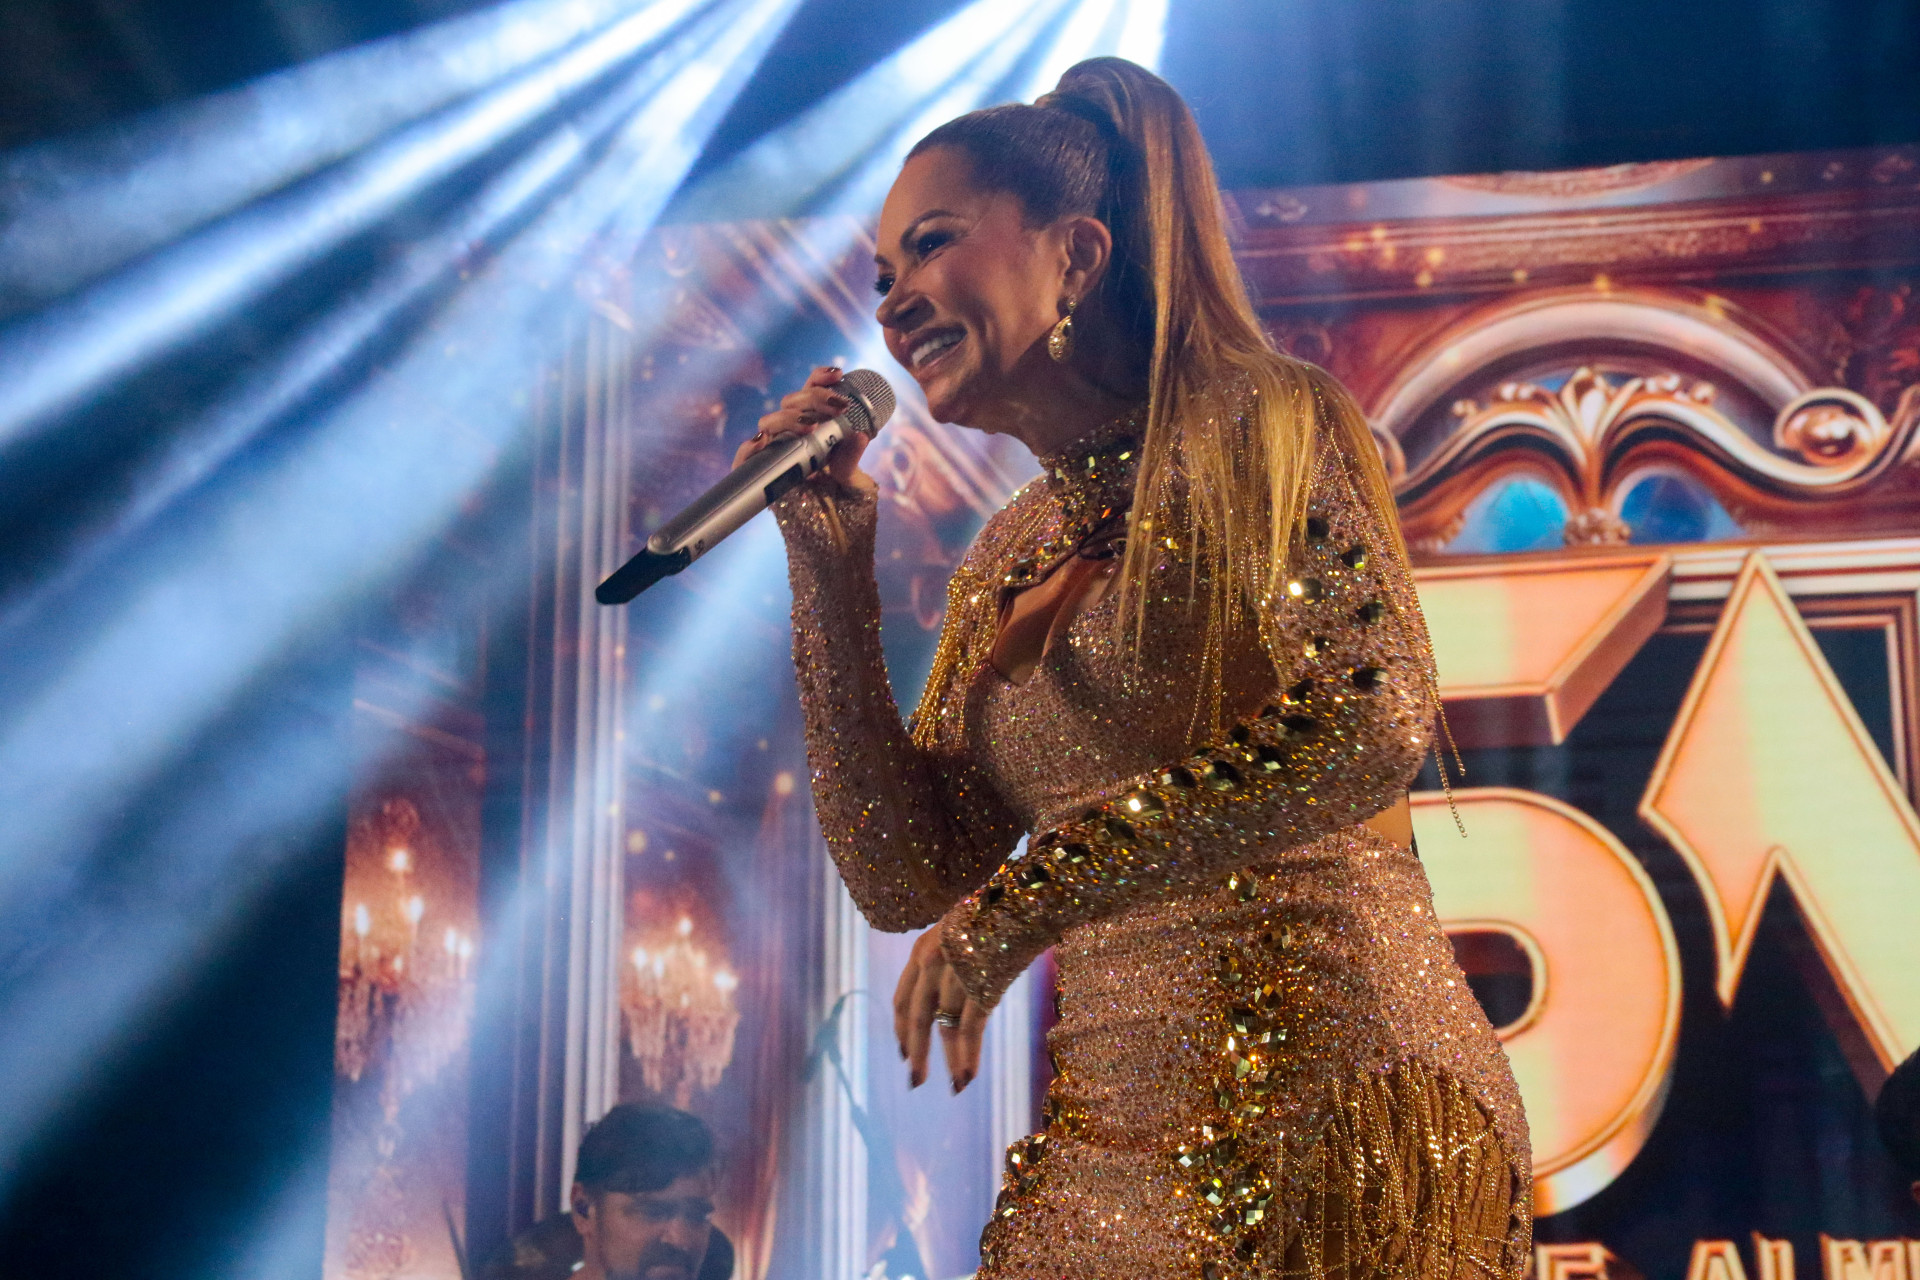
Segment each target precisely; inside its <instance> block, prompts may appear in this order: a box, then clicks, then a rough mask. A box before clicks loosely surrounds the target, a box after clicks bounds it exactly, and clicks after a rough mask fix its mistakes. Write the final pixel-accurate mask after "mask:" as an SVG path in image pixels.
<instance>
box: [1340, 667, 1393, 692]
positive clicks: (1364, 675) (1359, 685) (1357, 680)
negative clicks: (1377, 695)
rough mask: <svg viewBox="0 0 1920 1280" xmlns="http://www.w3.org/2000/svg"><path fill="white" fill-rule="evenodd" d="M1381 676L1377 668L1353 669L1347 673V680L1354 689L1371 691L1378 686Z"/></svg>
mask: <svg viewBox="0 0 1920 1280" xmlns="http://www.w3.org/2000/svg"><path fill="white" fill-rule="evenodd" d="M1382 674H1384V673H1383V672H1382V671H1381V669H1380V668H1379V667H1355V668H1354V669H1353V670H1352V671H1349V672H1348V673H1347V679H1348V680H1350V681H1352V682H1353V687H1354V688H1356V689H1366V690H1371V689H1373V688H1375V687H1377V686H1378V685H1379V683H1380V677H1381V675H1382Z"/></svg>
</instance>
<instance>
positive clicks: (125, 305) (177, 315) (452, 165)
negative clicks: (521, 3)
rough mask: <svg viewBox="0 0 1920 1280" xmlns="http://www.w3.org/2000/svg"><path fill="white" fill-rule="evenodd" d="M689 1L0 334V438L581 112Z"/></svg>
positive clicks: (0, 443) (618, 28)
mask: <svg viewBox="0 0 1920 1280" xmlns="http://www.w3.org/2000/svg"><path fill="white" fill-rule="evenodd" d="M701 7H702V6H701V5H700V3H699V2H698V0H654V3H652V4H649V5H646V6H645V7H643V8H641V9H639V10H638V11H636V12H631V13H628V14H626V15H624V16H622V17H620V18H619V19H618V20H616V21H615V22H613V23H612V24H611V25H609V26H608V27H606V28H605V29H603V30H601V31H599V32H596V33H595V34H593V35H591V36H589V37H587V38H585V39H582V40H580V41H578V42H577V43H576V44H574V45H573V46H572V47H570V48H567V49H565V50H564V51H562V52H560V53H558V54H556V55H554V56H553V57H551V58H549V59H547V60H546V61H544V62H541V63H538V64H536V65H534V66H533V67H531V68H529V69H528V70H526V71H524V72H522V73H520V74H518V75H516V76H514V77H512V78H511V79H509V80H507V81H506V82H505V83H502V84H500V85H497V86H495V87H493V88H490V89H488V90H486V91H484V92H481V93H478V94H474V95H472V96H470V97H468V98H467V99H466V100H465V101H463V102H460V103H458V104H457V105H454V106H452V107H449V108H447V109H446V110H444V111H440V112H437V113H434V114H432V115H430V116H428V117H427V118H425V119H423V120H420V121H418V122H416V123H412V124H409V125H408V126H406V127H405V128H403V129H401V130H399V131H398V132H397V133H395V134H393V135H391V136H389V137H386V138H384V139H382V140H381V141H379V142H378V143H377V144H375V145H373V146H372V147H370V148H369V149H367V150H365V151H363V152H360V153H357V154H355V155H353V156H350V157H349V158H347V159H345V160H343V161H341V162H340V163H339V164H337V165H334V166H332V167H330V168H328V169H326V170H324V171H322V172H320V173H318V174H316V175H314V176H313V177H311V178H309V179H307V180H306V181H304V182H301V183H298V184H296V185H295V186H294V187H292V188H291V189H289V190H285V191H281V192H277V193H275V194H273V195H271V196H269V197H267V198H265V199H262V200H260V201H258V202H256V203H254V204H252V205H250V206H248V207H246V208H244V209H242V210H240V211H238V212H236V213H233V214H231V215H229V216H228V217H226V218H223V219H221V220H220V221H218V222H216V223H214V224H212V225H210V226H208V227H206V228H205V229H203V230H201V231H198V232H197V233H195V234H193V235H192V236H190V237H189V238H187V239H185V240H182V241H180V242H178V243H176V244H173V245H170V246H168V247H166V248H163V249H160V250H158V251H156V252H155V253H153V254H152V255H150V256H149V257H146V258H144V259H141V260H140V261H138V262H136V263H134V264H132V265H131V266H129V267H128V268H127V269H126V270H124V271H122V272H121V273H119V274H117V275H115V276H112V277H110V278H108V279H106V280H104V281H102V282H100V283H99V284H97V285H95V286H93V287H91V288H89V289H86V290H84V291H83V292H81V293H79V294H77V295H75V296H73V297H71V298H69V299H67V300H64V301H61V302H57V303H54V304H52V305H51V306H49V307H48V308H46V309H45V310H43V311H41V312H38V313H36V314H34V315H32V316H29V317H26V318H24V319H22V320H19V321H16V322H15V323H14V324H13V325H11V326H9V327H8V328H7V329H6V330H4V331H0V447H5V446H7V445H10V444H13V443H15V442H17V441H18V440H20V439H21V438H22V437H23V436H26V435H28V434H30V433H32V432H35V431H37V430H41V429H44V428H46V427H49V426H51V425H52V424H53V423H55V422H57V421H58V419H59V416H60V415H61V414H62V413H64V412H67V411H69V410H71V409H73V408H75V407H77V406H79V405H82V404H84V403H85V402H86V401H87V400H88V399H89V398H91V397H93V396H96V395H98V394H99V393H100V392H101V391H102V390H103V389H105V388H106V387H108V386H110V385H112V384H113V383H114V382H115V381H117V380H118V379H121V378H124V377H126V376H128V375H129V374H131V373H134V372H136V371H137V370H139V369H141V368H143V367H145V366H147V365H149V364H151V363H152V362H154V361H156V360H159V359H161V358H163V357H165V356H166V355H168V354H169V353H172V352H176V351H179V350H180V349H181V348H182V347H184V346H185V345H186V344H187V343H189V342H191V341H192V340H193V339H194V338H196V337H198V336H199V335H200V334H202V333H203V332H205V331H206V330H207V329H208V328H209V327H210V326H212V325H214V324H217V323H218V322H220V321H221V320H224V319H227V318H229V317H231V316H234V315H236V314H238V313H239V312H241V311H242V310H243V309H245V308H246V307H247V306H248V305H250V304H252V303H254V302H257V301H258V300H260V299H261V298H262V297H264V296H266V295H267V294H268V293H269V292H270V291H272V290H273V289H275V288H277V287H279V286H282V285H284V284H286V283H287V282H289V281H290V280H291V279H293V278H294V277H295V276H296V275H297V274H298V273H299V272H300V271H302V270H303V269H305V268H308V267H310V266H312V265H314V264H315V263H317V262H318V261H320V260H321V259H322V258H323V257H324V256H325V255H326V254H327V253H329V252H331V251H333V250H334V249H336V248H338V247H340V246H341V245H342V244H344V243H346V242H348V241H349V240H351V239H352V238H354V237H355V236H358V235H361V234H363V233H365V232H366V231H368V230H370V229H372V228H373V227H375V226H377V225H379V224H380V223H381V222H383V221H385V220H386V219H388V218H390V217H392V216H393V215H394V214H395V213H396V212H398V211H399V210H400V209H402V208H403V207H405V206H406V205H407V204H408V203H409V202H411V201H413V200H415V199H417V198H418V197H419V196H420V195H421V194H423V193H424V192H425V191H427V190H429V189H430V188H432V187H433V186H434V185H435V184H437V183H439V182H441V181H444V180H446V179H449V178H452V177H454V176H456V175H458V174H460V173H461V172H462V171H463V170H465V169H467V168H468V166H471V165H474V164H476V163H478V162H480V161H482V160H484V159H485V158H486V157H487V156H488V155H489V154H491V153H493V152H494V151H495V150H496V149H497V148H499V147H501V146H502V145H504V144H506V143H508V142H509V141H510V140H511V139H512V138H513V137H514V136H515V135H516V134H518V133H520V131H522V130H525V129H528V128H530V127H533V126H535V125H536V124H538V123H540V122H541V121H542V120H543V118H550V117H552V116H554V115H555V114H556V113H561V112H565V111H567V110H569V109H573V110H578V109H580V107H581V105H582V104H581V103H580V101H579V98H580V96H581V95H583V94H586V93H588V92H590V91H591V90H593V89H595V88H596V87H600V88H604V87H605V85H606V82H607V78H608V77H610V76H612V75H615V74H617V73H618V72H619V71H620V70H621V69H622V68H624V67H627V66H629V65H630V64H631V63H632V61H633V60H634V59H636V58H639V57H641V56H642V55H644V54H645V53H646V52H648V51H649V49H650V48H652V47H654V46H655V45H656V44H657V43H658V42H659V41H660V40H662V39H663V38H664V37H666V36H667V35H668V34H669V33H671V32H672V31H673V30H674V28H675V26H676V24H678V23H679V22H681V21H682V20H683V19H686V18H687V17H688V16H689V14H692V13H697V12H698V11H699V10H700V9H701ZM705 7H706V8H707V9H709V10H711V9H713V8H714V7H716V6H714V5H711V4H709V5H707V6H705ZM721 7H724V6H721ZM312 109H313V110H315V111H324V110H325V104H324V103H315V104H313V108H312Z"/></svg>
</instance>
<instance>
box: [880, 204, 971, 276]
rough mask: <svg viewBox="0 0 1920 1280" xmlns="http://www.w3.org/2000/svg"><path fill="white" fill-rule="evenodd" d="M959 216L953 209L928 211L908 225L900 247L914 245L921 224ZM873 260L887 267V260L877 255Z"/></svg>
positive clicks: (903, 233) (901, 237) (903, 232)
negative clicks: (916, 232)
mask: <svg viewBox="0 0 1920 1280" xmlns="http://www.w3.org/2000/svg"><path fill="white" fill-rule="evenodd" d="M959 216H960V215H959V214H957V213H955V212H953V211H952V210H951V209H929V210H927V211H926V212H925V213H923V214H921V215H920V216H919V217H917V218H915V219H914V220H913V221H912V222H909V223H908V224H907V229H906V230H905V231H902V232H901V233H900V247H901V248H902V249H905V248H907V247H908V246H909V245H911V244H912V243H913V233H914V232H915V231H917V230H919V229H920V224H921V223H923V222H930V221H932V220H933V219H935V218H957V217H959ZM873 260H874V262H875V263H876V264H877V265H879V266H882V267H884V266H886V265H887V261H886V259H885V258H882V257H881V256H880V255H879V254H877V253H876V254H874V255H873Z"/></svg>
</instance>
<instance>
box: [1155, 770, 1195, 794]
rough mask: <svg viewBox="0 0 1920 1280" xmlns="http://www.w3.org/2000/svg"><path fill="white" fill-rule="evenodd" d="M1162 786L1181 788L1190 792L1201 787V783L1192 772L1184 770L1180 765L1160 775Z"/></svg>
mask: <svg viewBox="0 0 1920 1280" xmlns="http://www.w3.org/2000/svg"><path fill="white" fill-rule="evenodd" d="M1160 784H1161V785H1162V786H1167V787H1179V788H1180V789H1181V790H1182V791H1190V790H1192V789H1193V788H1194V787H1196V786H1198V785H1199V781H1198V780H1197V779H1196V778H1195V777H1194V776H1193V771H1192V770H1190V769H1186V768H1183V767H1182V766H1180V765H1175V766H1173V768H1171V769H1169V770H1167V771H1166V772H1165V773H1163V774H1161V775H1160Z"/></svg>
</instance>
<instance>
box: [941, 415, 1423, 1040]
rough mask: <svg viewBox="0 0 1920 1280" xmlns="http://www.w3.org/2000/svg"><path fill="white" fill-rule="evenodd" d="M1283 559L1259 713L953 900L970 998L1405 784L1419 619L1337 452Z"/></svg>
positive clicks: (1359, 817) (1112, 793)
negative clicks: (1131, 912) (1081, 929)
mask: <svg viewBox="0 0 1920 1280" xmlns="http://www.w3.org/2000/svg"><path fill="white" fill-rule="evenodd" d="M1291 568H1292V572H1291V573H1290V574H1289V576H1288V579H1287V582H1286V586H1285V595H1284V597H1283V598H1280V599H1278V600H1277V601H1273V602H1270V604H1269V607H1268V612H1267V616H1266V619H1265V622H1266V626H1265V628H1264V632H1265V639H1266V644H1267V648H1268V652H1269V656H1271V658H1272V659H1273V672H1274V680H1275V683H1274V684H1273V686H1272V689H1271V692H1270V695H1269V700H1268V702H1267V704H1266V705H1265V707H1264V709H1262V710H1261V711H1260V712H1259V713H1258V714H1257V715H1255V716H1252V717H1250V718H1248V719H1247V720H1245V721H1243V722H1241V723H1239V724H1237V725H1235V726H1234V727H1233V728H1232V729H1231V730H1230V732H1229V733H1228V734H1226V735H1225V736H1224V737H1223V738H1221V740H1219V741H1217V742H1213V743H1210V744H1208V745H1207V746H1205V747H1204V748H1203V749H1201V750H1199V751H1197V752H1195V753H1193V754H1192V755H1191V756H1189V757H1188V758H1186V759H1183V760H1178V761H1171V762H1168V763H1167V764H1166V765H1164V766H1163V767H1161V768H1159V769H1155V770H1153V771H1151V772H1148V773H1145V774H1141V775H1138V776H1135V777H1132V778H1128V779H1125V780H1123V781H1122V782H1120V784H1119V785H1117V786H1115V787H1112V788H1110V789H1108V790H1107V791H1106V792H1105V793H1104V799H1100V798H1096V799H1095V802H1094V804H1093V807H1092V808H1090V809H1089V810H1088V811H1087V812H1086V813H1085V814H1084V815H1083V816H1082V817H1079V818H1077V819H1075V820H1073V821H1070V822H1068V823H1066V824H1064V825H1060V826H1056V827H1054V828H1053V829H1052V830H1049V831H1046V832H1043V833H1041V834H1040V835H1038V836H1036V837H1035V838H1034V839H1033V840H1032V841H1031V842H1030V843H1029V848H1028V852H1027V854H1026V856H1025V857H1024V858H1023V859H1022V860H1019V861H1015V862H1009V863H1007V864H1006V865H1004V866H1002V867H1001V868H1000V869H999V870H998V871H996V872H995V874H994V875H993V876H992V878H991V879H990V880H988V881H987V882H986V884H984V885H983V886H981V887H980V888H979V889H978V890H977V891H975V892H974V893H972V894H971V895H970V896H968V897H967V898H965V899H964V900H962V901H960V902H958V903H956V904H955V906H954V907H953V909H952V910H951V911H950V912H949V913H948V914H947V917H946V919H945V921H944V925H943V929H944V935H943V947H944V949H945V951H946V954H947V957H948V959H949V961H950V962H951V963H952V964H953V966H954V967H955V969H956V970H957V971H958V973H959V975H960V977H961V981H962V982H963V983H964V984H965V985H966V987H967V990H968V991H969V992H970V993H971V994H972V995H973V996H974V997H975V998H976V999H979V1000H981V1001H982V1002H983V1003H988V1004H991V1003H993V1002H995V1001H997V1000H998V999H999V996H1000V994H1001V993H1002V992H1003V991H1005V989H1006V988H1007V986H1008V985H1009V984H1011V982H1012V981H1013V979H1014V978H1015V977H1017V976H1018V975H1019V973H1020V971H1021V970H1023V969H1024V968H1026V966H1027V965H1028V964H1029V963H1031V962H1032V960H1033V959H1034V958H1035V957H1037V956H1038V955H1039V954H1040V953H1041V952H1042V951H1044V950H1046V948H1047V947H1049V946H1051V945H1052V944H1053V942H1054V941H1055V940H1056V939H1058V938H1059V937H1060V936H1061V934H1063V933H1064V932H1065V931H1067V930H1069V929H1071V928H1073V927H1075V926H1077V925H1081V924H1085V923H1087V922H1089V921H1093V920H1097V919H1100V918H1103V917H1106V916H1110V915H1113V914H1115V913H1117V912H1119V911H1122V910H1125V909H1127V908H1129V907H1131V906H1134V905H1136V904H1141V903H1146V902H1151V901H1156V900H1160V899H1165V898H1169V897H1172V896H1174V895H1176V894H1179V893H1182V892H1184V891H1188V890H1190V889H1192V888H1194V887H1199V886H1209V887H1210V886H1217V885H1218V884H1220V883H1221V882H1222V881H1223V880H1225V879H1226V878H1227V877H1228V876H1230V875H1233V876H1238V877H1240V879H1239V880H1238V881H1236V885H1237V886H1240V887H1242V888H1243V889H1244V888H1245V887H1246V886H1248V885H1250V883H1251V881H1250V880H1249V879H1248V877H1250V876H1253V875H1256V874H1257V872H1254V871H1250V870H1249V868H1250V867H1257V866H1258V865H1260V864H1261V863H1263V862H1266V863H1271V862H1273V861H1276V860H1279V859H1283V858H1284V857H1285V856H1286V855H1287V854H1288V853H1289V852H1292V851H1295V850H1298V849H1300V848H1301V847H1303V846H1305V845H1307V844H1308V843H1309V842H1311V841H1313V840H1315V839H1317V838H1318V837H1320V836H1323V835H1326V834H1328V833H1330V832H1333V831H1336V830H1339V829H1342V828H1345V827H1349V826H1352V825H1354V824H1356V823H1359V822H1362V821H1364V820H1365V819H1367V818H1369V817H1371V816H1372V815H1373V814H1375V813H1377V812H1379V811H1380V810H1381V809H1383V808H1385V807H1387V806H1388V805H1390V804H1392V803H1393V802H1394V801H1395V800H1396V799H1397V798H1398V796H1399V795H1400V793H1401V792H1402V791H1404V790H1405V788H1406V786H1407V784H1408V783H1409V782H1410V781H1411V780H1412V778H1413V777H1414V775H1415V774H1416V773H1417V771H1418V769H1419V766H1420V762H1421V760H1422V758H1423V757H1424V755H1425V754H1426V751H1427V748H1428V740H1429V734H1430V728H1429V726H1430V724H1431V722H1432V719H1433V716H1434V711H1435V691H1434V686H1433V681H1432V676H1431V672H1432V665H1431V658H1430V655H1429V649H1428V644H1427V637H1426V628H1425V625H1424V622H1423V621H1422V620H1421V618H1420V614H1419V606H1418V603H1417V600H1416V598H1415V596H1414V593H1413V588H1412V580H1411V576H1410V575H1409V574H1408V572H1407V569H1406V567H1405V565H1404V563H1403V562H1402V561H1401V560H1400V557H1399V554H1398V552H1397V549H1396V546H1395V540H1394V539H1393V538H1392V537H1391V536H1390V535H1389V534H1388V532H1387V530H1385V529H1384V528H1383V527H1382V526H1381V525H1380V523H1379V520H1378V518H1377V517H1375V516H1374V515H1373V514H1372V513H1371V511H1370V510H1369V509H1368V508H1367V507H1366V505H1365V504H1364V503H1363V502H1362V500H1361V499H1360V497H1359V496H1358V493H1357V490H1356V488H1355V485H1354V483H1353V480H1352V478H1351V475H1350V472H1349V469H1348V465H1347V464H1346V463H1345V462H1343V461H1342V460H1341V458H1340V457H1339V455H1338V454H1336V453H1335V452H1334V451H1332V450H1331V449H1328V450H1326V451H1325V452H1323V453H1322V455H1321V462H1320V465H1319V466H1318V467H1317V469H1316V479H1315V482H1314V485H1313V489H1312V494H1311V499H1310V504H1309V519H1308V523H1307V536H1306V539H1305V543H1304V545H1303V547H1302V548H1301V550H1300V552H1299V553H1298V554H1297V556H1296V559H1295V561H1294V563H1293V565H1292V566H1291ZM1247 692H1249V693H1252V694H1254V696H1255V698H1257V693H1258V691H1257V690H1249V691H1247ZM1247 705H1253V706H1258V705H1260V704H1259V702H1258V701H1257V700H1252V699H1250V700H1249V703H1248V704H1247Z"/></svg>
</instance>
